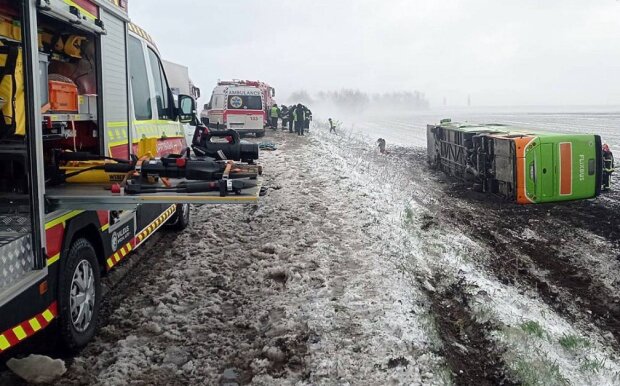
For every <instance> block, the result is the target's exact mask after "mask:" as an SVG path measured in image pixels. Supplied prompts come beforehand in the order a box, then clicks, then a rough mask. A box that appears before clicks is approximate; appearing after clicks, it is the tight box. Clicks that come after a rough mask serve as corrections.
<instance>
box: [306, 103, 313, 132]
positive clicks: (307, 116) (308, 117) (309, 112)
mask: <svg viewBox="0 0 620 386" xmlns="http://www.w3.org/2000/svg"><path fill="white" fill-rule="evenodd" d="M304 114H305V119H304V129H305V130H306V131H307V132H310V122H311V121H312V111H311V110H310V109H309V108H308V107H306V106H304Z"/></svg>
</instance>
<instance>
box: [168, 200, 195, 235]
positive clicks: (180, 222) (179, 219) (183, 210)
mask: <svg viewBox="0 0 620 386" xmlns="http://www.w3.org/2000/svg"><path fill="white" fill-rule="evenodd" d="M189 222H190V210H189V204H177V209H176V211H175V212H174V215H172V218H171V219H170V222H168V225H167V227H168V229H171V230H173V231H182V230H183V229H185V228H187V227H188V226H189Z"/></svg>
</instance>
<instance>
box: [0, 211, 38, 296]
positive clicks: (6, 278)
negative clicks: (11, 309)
mask: <svg viewBox="0 0 620 386" xmlns="http://www.w3.org/2000/svg"><path fill="white" fill-rule="evenodd" d="M11 217H12V216H11ZM6 220H9V222H13V220H14V219H11V218H10V217H7V216H1V217H0V230H1V231H0V292H1V291H2V290H4V289H6V288H8V287H11V286H12V285H14V284H15V283H17V282H18V281H19V280H20V279H21V278H23V277H24V276H25V275H26V274H27V273H28V272H30V271H32V269H33V261H34V254H33V248H32V238H31V236H30V232H4V229H5V226H4V222H5V221H6ZM27 221H28V223H29V219H28V220H27ZM14 225H15V224H9V225H8V226H9V227H13V226H14Z"/></svg>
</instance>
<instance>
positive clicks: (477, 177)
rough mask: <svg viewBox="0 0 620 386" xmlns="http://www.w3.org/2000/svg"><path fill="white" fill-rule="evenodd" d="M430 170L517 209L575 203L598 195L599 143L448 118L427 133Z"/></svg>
mask: <svg viewBox="0 0 620 386" xmlns="http://www.w3.org/2000/svg"><path fill="white" fill-rule="evenodd" d="M427 139H428V162H429V164H430V165H431V166H433V167H435V168H438V169H439V170H441V171H443V172H445V173H447V174H450V175H452V176H455V177H457V178H459V179H461V180H463V181H465V182H468V183H471V184H472V186H473V187H474V188H475V189H476V190H480V191H482V192H488V193H492V194H496V195H499V196H501V197H503V198H505V199H507V200H510V201H514V202H517V203H519V204H539V203H546V202H557V201H569V200H581V199H588V198H593V197H596V196H598V195H599V194H600V192H601V178H602V164H603V163H602V156H601V153H602V151H601V138H600V136H598V135H589V134H557V133H546V132H541V131H537V130H529V129H520V128H516V127H511V126H505V125H499V124H487V125H479V124H459V123H454V122H451V121H450V120H449V119H447V120H443V121H441V123H440V124H439V125H429V126H428V130H427Z"/></svg>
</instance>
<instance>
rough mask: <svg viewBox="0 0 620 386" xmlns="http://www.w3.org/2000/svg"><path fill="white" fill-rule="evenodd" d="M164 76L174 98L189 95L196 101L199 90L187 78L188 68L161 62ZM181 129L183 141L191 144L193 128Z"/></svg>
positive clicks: (185, 127)
mask: <svg viewBox="0 0 620 386" xmlns="http://www.w3.org/2000/svg"><path fill="white" fill-rule="evenodd" d="M162 64H163V65H164V70H165V72H166V76H167V77H168V84H169V85H170V90H172V94H173V95H174V97H175V98H177V97H178V96H179V95H190V96H191V97H192V98H194V99H195V100H196V101H198V99H199V98H200V89H199V88H198V87H196V85H195V84H194V82H192V80H191V78H190V77H189V68H188V67H187V66H184V65H182V64H178V63H174V62H170V61H167V60H162ZM183 129H184V132H185V140H186V141H187V143H191V141H192V137H193V135H194V127H193V126H191V125H190V124H184V125H183Z"/></svg>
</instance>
